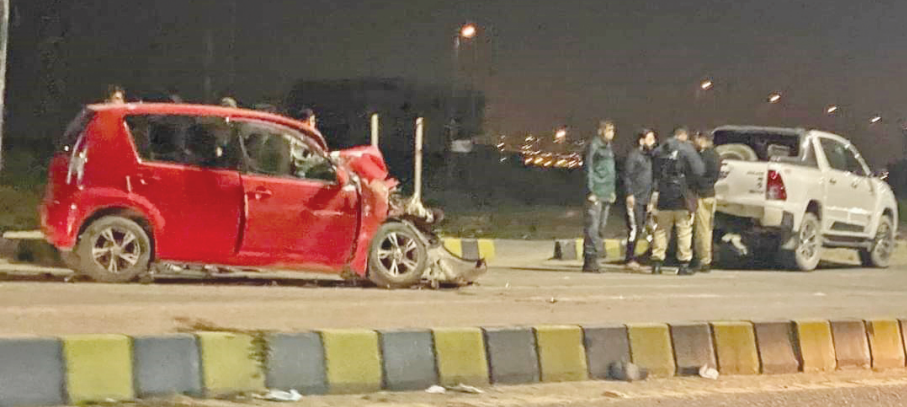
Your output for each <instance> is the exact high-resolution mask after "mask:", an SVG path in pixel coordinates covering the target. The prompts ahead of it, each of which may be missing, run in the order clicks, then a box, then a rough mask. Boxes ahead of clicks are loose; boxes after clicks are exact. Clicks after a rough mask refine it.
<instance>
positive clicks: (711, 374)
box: [699, 365, 718, 380]
mask: <svg viewBox="0 0 907 407" xmlns="http://www.w3.org/2000/svg"><path fill="white" fill-rule="evenodd" d="M699 377H701V378H703V379H710V380H718V370H717V369H715V368H714V367H711V366H709V365H703V366H702V367H700V368H699Z"/></svg>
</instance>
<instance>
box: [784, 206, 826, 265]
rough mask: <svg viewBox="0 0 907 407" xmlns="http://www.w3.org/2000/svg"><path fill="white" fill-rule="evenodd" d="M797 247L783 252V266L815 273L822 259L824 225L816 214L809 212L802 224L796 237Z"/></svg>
mask: <svg viewBox="0 0 907 407" xmlns="http://www.w3.org/2000/svg"><path fill="white" fill-rule="evenodd" d="M794 238H795V239H796V242H797V244H796V247H795V248H794V249H793V250H782V251H781V258H780V260H781V261H782V264H783V265H784V266H785V267H787V268H789V269H793V270H799V271H813V270H815V269H816V267H817V266H818V265H819V260H821V258H822V223H821V222H819V218H818V217H816V215H815V214H812V213H809V212H807V213H806V214H805V215H803V220H802V221H801V222H800V230H799V231H797V233H796V235H795V236H794Z"/></svg>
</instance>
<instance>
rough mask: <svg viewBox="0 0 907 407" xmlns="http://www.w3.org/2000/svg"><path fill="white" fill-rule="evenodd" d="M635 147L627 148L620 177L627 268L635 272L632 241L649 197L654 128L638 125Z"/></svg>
mask: <svg viewBox="0 0 907 407" xmlns="http://www.w3.org/2000/svg"><path fill="white" fill-rule="evenodd" d="M636 140H637V143H638V145H637V148H634V149H633V150H630V154H628V155H627V160H626V162H625V163H624V171H623V177H624V178H623V181H624V188H625V189H626V195H627V257H626V261H627V269H629V270H630V271H634V272H639V271H641V270H642V268H641V267H640V265H639V262H637V261H636V241H637V239H639V238H640V237H641V235H642V231H643V230H644V225H645V222H646V207H647V206H648V205H649V200H650V198H651V197H652V189H653V187H652V148H653V147H655V141H656V138H655V132H654V131H652V130H649V129H642V130H640V131H639V133H637V135H636Z"/></svg>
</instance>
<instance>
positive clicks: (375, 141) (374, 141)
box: [372, 113, 378, 148]
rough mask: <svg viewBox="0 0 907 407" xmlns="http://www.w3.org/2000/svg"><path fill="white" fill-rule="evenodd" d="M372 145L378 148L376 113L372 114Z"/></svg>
mask: <svg viewBox="0 0 907 407" xmlns="http://www.w3.org/2000/svg"><path fill="white" fill-rule="evenodd" d="M372 147H375V148H378V113H373V114H372Z"/></svg>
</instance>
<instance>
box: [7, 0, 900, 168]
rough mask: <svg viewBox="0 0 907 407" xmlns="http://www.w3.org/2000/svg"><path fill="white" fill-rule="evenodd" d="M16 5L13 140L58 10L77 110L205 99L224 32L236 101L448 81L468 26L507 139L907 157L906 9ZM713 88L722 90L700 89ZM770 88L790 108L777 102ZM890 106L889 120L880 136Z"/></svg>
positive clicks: (71, 101) (702, 2)
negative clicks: (816, 131)
mask: <svg viewBox="0 0 907 407" xmlns="http://www.w3.org/2000/svg"><path fill="white" fill-rule="evenodd" d="M12 3H13V6H14V8H15V10H14V13H13V26H12V29H11V39H10V41H11V43H10V48H11V67H10V77H9V80H10V86H9V91H8V92H9V93H8V103H9V112H10V113H9V120H10V122H11V125H12V126H14V127H15V128H16V129H22V128H25V127H26V125H25V123H28V122H29V121H32V120H38V119H41V115H40V114H39V113H38V109H37V107H36V106H37V102H36V99H37V97H36V94H37V93H38V91H36V89H40V88H41V86H42V85H41V82H40V81H39V79H38V75H37V74H36V73H37V72H41V67H42V64H41V62H39V59H38V54H39V53H38V51H37V50H38V47H37V44H38V41H39V39H40V37H41V35H40V34H39V30H40V27H41V23H40V21H41V20H40V18H41V16H40V14H42V13H44V12H42V7H45V8H46V7H53V5H54V4H56V5H57V7H60V9H61V10H62V11H61V13H62V19H63V22H62V23H61V24H62V27H65V29H63V31H64V32H65V37H63V40H62V41H61V42H60V43H59V44H58V48H57V49H58V50H60V55H61V59H60V61H59V65H58V66H57V67H56V71H55V72H57V73H58V74H57V76H58V77H60V83H61V84H62V85H61V89H62V91H61V93H62V95H63V100H61V101H60V106H59V109H60V110H62V111H65V112H66V114H65V115H66V116H72V115H73V114H74V113H75V111H76V110H77V109H78V106H79V104H80V103H83V102H86V101H90V100H97V99H100V98H102V96H103V95H102V94H103V91H104V87H105V86H106V84H108V83H111V82H117V83H122V84H124V85H125V86H127V88H128V89H129V90H130V91H131V92H133V93H141V92H143V91H147V90H150V89H152V88H153V87H161V88H166V87H168V86H176V87H178V88H179V89H180V93H181V94H182V95H183V96H184V97H185V98H186V99H189V100H200V99H201V98H202V97H203V87H202V83H203V77H204V68H205V63H204V62H205V55H204V49H205V47H204V44H205V40H204V31H205V28H206V27H211V28H212V29H213V30H214V32H215V35H214V40H215V50H216V52H215V67H214V68H213V69H212V71H213V72H214V75H215V76H214V88H215V90H216V91H217V92H225V91H227V90H228V89H229V88H231V87H230V86H229V83H230V72H231V71H232V70H231V69H230V66H231V64H234V63H235V82H236V84H235V86H232V90H231V91H230V92H231V93H233V94H235V95H236V96H237V97H238V98H239V99H240V101H241V102H245V103H247V104H251V103H254V102H257V101H261V100H266V99H268V98H272V99H274V98H280V97H282V96H283V95H284V94H285V92H286V91H287V90H288V89H289V87H290V86H291V84H292V83H293V82H294V81H296V80H299V79H320V78H355V77H363V76H377V77H403V78H406V79H410V80H415V81H420V82H428V83H443V82H445V81H448V80H449V78H450V76H451V71H452V68H451V67H452V62H451V55H452V45H453V39H454V36H455V35H456V33H457V29H458V27H459V26H460V25H462V24H463V23H465V22H474V23H475V24H477V26H478V27H479V29H480V32H479V36H478V37H477V39H476V41H478V46H479V48H478V51H479V52H477V54H476V55H478V58H477V59H476V61H475V62H476V63H475V64H473V66H470V67H469V69H473V70H475V71H472V72H475V73H476V76H477V77H478V78H479V83H480V84H481V86H482V87H483V88H484V89H485V91H486V93H487V95H488V103H489V110H488V112H487V115H488V122H487V126H486V127H487V129H488V130H490V131H493V132H495V133H503V134H513V135H514V137H516V135H517V134H519V133H524V132H534V133H537V134H551V133H553V130H554V129H555V128H557V127H559V126H562V125H568V126H570V127H571V134H572V135H574V136H578V135H579V134H589V133H591V131H592V130H593V129H594V128H595V126H596V124H597V121H598V120H599V119H601V118H613V119H614V120H616V121H617V123H618V128H619V129H618V137H619V138H623V140H624V143H626V141H627V139H629V138H630V137H631V131H633V130H635V129H636V128H637V127H639V126H640V125H647V126H654V127H655V128H656V129H657V130H659V131H660V132H661V133H663V134H664V133H667V132H668V131H669V130H670V129H671V128H672V127H673V126H675V125H678V124H687V125H690V126H693V127H704V126H713V125H717V124H724V123H734V124H765V125H784V126H794V125H802V126H810V127H821V128H827V129H831V130H835V131H838V132H840V133H842V134H843V135H845V136H847V137H850V138H851V139H853V140H854V141H855V142H856V143H857V145H858V147H860V149H861V150H863V151H864V154H865V155H866V156H867V158H868V159H869V160H870V162H871V163H874V164H882V163H886V162H889V161H891V160H893V159H897V158H900V156H901V155H902V151H903V150H902V140H901V135H900V132H899V128H900V127H901V125H902V124H903V120H905V119H907V114H904V112H907V95H905V93H904V90H903V89H904V85H903V84H904V73H905V69H904V68H905V64H907V47H905V46H904V44H905V43H907V29H905V23H904V18H905V16H907V2H905V1H903V0H901V1H889V0H874V1H872V2H868V1H844V0H817V1H793V0H761V1H718V0H682V1H681V0H662V1H640V0H637V1H615V0H610V1H601V0H596V1H592V0H589V1H583V0H560V1H536V0H522V1H517V0H493V1H492V0H485V1H476V0H460V1H435V0H419V1H404V0H396V1H368V0H361V1H357V0H305V1H302V0H295V1H277V0H257V1H251V0H237V8H238V10H237V12H236V14H235V16H236V17H235V21H234V20H233V18H232V17H231V15H232V13H231V12H230V11H231V1H230V0H221V1H210V0H155V1H141V2H139V1H123V0H95V1H90V2H76V1H70V0H64V1H51V0H12ZM70 3H72V4H70ZM230 27H235V29H236V31H235V35H236V45H235V48H234V49H233V50H232V52H231V50H230V49H229V43H230V41H229V38H230V35H231V34H230V33H231V30H230ZM45 32H46V31H45ZM471 46H474V45H473V44H465V45H464V50H463V51H464V55H467V53H468V52H471V51H470V49H469V48H468V47H471ZM230 55H235V60H234V59H231V58H230ZM468 55H472V54H468ZM470 58H471V57H470ZM234 61H235V62H234ZM467 61H468V60H467ZM705 78H711V79H713V80H714V82H715V88H714V89H712V90H711V91H709V92H706V93H702V92H698V93H697V89H698V85H699V83H700V81H702V80H703V79H705ZM775 91H777V92H782V94H783V98H782V101H781V103H780V104H778V105H769V104H768V103H767V102H766V101H765V99H766V97H767V96H768V94H769V93H771V92H775ZM830 104H835V105H838V106H840V110H839V112H838V113H837V115H836V116H835V117H828V116H826V115H824V109H825V107H826V106H828V105H830ZM877 113H878V114H880V115H882V117H883V121H882V123H880V124H878V125H874V126H870V125H869V119H870V118H871V117H872V116H873V115H874V114H877ZM60 126H61V127H62V125H60ZM12 137H16V136H15V135H13V136H12ZM880 141H881V142H880Z"/></svg>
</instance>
